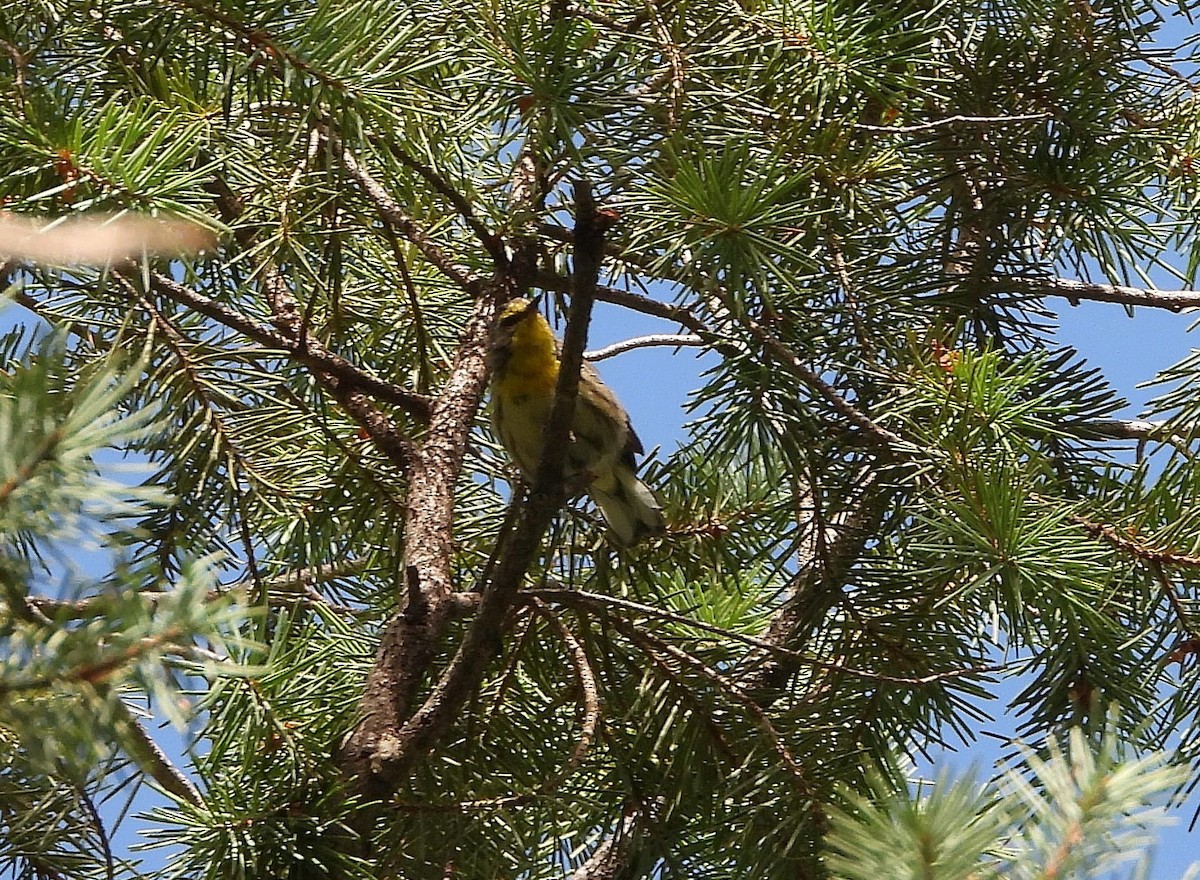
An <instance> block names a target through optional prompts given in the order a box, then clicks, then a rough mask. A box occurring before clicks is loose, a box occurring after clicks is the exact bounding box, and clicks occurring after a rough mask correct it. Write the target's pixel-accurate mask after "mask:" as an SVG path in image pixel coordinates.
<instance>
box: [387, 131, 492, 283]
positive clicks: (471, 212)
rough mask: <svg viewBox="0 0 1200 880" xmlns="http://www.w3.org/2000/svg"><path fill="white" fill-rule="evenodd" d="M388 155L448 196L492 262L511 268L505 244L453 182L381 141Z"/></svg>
mask: <svg viewBox="0 0 1200 880" xmlns="http://www.w3.org/2000/svg"><path fill="white" fill-rule="evenodd" d="M371 140H372V141H379V140H381V138H379V137H372V138H371ZM382 140H383V141H384V145H385V146H386V147H387V150H388V152H389V153H391V154H392V156H394V157H395V158H396V160H397V161H399V162H400V164H401V165H404V166H405V167H406V168H409V169H411V170H413V171H415V172H417V174H419V175H420V176H421V177H422V178H423V179H424V180H425V182H426V183H428V184H429V185H430V186H431V187H433V189H434V190H435V191H436V192H438V193H439V194H441V195H442V196H444V197H445V199H446V200H447V201H448V202H450V204H451V205H453V206H454V210H456V211H458V213H459V216H461V217H462V218H463V222H464V223H466V224H467V226H468V227H469V228H470V230H471V231H472V232H474V233H475V237H476V238H477V239H479V243H480V244H482V245H483V248H484V250H486V251H487V252H488V254H489V256H491V258H492V261H493V262H494V263H495V265H496V267H497V268H502V267H504V266H507V265H508V255H507V254H506V253H505V252H504V241H503V240H502V239H501V238H500V236H499V235H497V234H496V233H495V232H493V231H492V230H490V229H488V228H487V226H486V225H485V224H484V223H483V221H482V220H480V219H479V217H478V216H476V214H475V208H474V206H473V205H472V204H471V202H470V200H469V199H467V197H466V196H464V195H463V194H462V193H460V192H459V191H458V190H456V189H455V188H454V187H453V186H451V185H450V182H449V181H448V180H446V179H445V178H444V177H442V176H441V175H440V174H438V173H437V171H435V170H434V169H433V168H432V167H431V166H429V165H426V164H425V163H424V162H422V161H420V160H419V159H417V158H416V157H415V156H413V155H412V154H410V153H409V152H408V151H407V150H405V149H404V148H403V147H401V146H400V145H399V144H397V143H396V142H395V141H394V140H392V139H390V138H387V139H382Z"/></svg>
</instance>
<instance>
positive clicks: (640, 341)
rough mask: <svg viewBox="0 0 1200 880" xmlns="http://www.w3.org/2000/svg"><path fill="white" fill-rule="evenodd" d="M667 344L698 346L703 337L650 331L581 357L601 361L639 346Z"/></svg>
mask: <svg viewBox="0 0 1200 880" xmlns="http://www.w3.org/2000/svg"><path fill="white" fill-rule="evenodd" d="M668 345H669V346H671V347H673V348H680V347H683V346H698V345H704V339H703V338H701V337H700V336H697V335H696V334H694V333H651V334H648V335H646V336H635V337H634V338H632V339H624V340H622V341H621V342H614V343H613V344H612V345H606V346H604V348H596V349H592V350H591V351H585V352H584V353H583V359H584V360H586V361H602V360H604V359H605V358H610V357H616V356H617V355H619V354H624V353H625V352H627V351H634V350H636V349H639V348H651V347H654V346H668Z"/></svg>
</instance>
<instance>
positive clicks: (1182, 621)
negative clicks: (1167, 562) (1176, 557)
mask: <svg viewBox="0 0 1200 880" xmlns="http://www.w3.org/2000/svg"><path fill="white" fill-rule="evenodd" d="M1147 565H1148V566H1149V568H1150V571H1151V572H1152V573H1153V574H1154V579H1155V580H1157V581H1158V586H1159V587H1160V588H1161V589H1162V592H1163V595H1164V596H1165V597H1166V599H1167V603H1168V604H1169V605H1170V606H1171V610H1172V611H1174V612H1175V621H1176V623H1178V624H1179V628H1180V629H1181V630H1183V634H1184V635H1185V636H1190V637H1192V638H1195V637H1196V627H1195V626H1194V625H1193V624H1192V615H1191V614H1190V613H1189V612H1188V610H1187V608H1185V607H1184V605H1183V599H1182V597H1180V595H1179V594H1178V593H1176V592H1175V587H1174V586H1173V585H1172V584H1171V578H1170V577H1169V576H1168V575H1167V572H1166V569H1164V568H1163V566H1162V563H1161V562H1157V561H1153V562H1148V563H1147Z"/></svg>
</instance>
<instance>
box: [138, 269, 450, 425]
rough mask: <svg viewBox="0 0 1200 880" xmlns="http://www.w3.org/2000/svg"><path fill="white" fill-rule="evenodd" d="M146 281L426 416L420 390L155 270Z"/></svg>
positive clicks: (221, 320)
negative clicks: (373, 372) (289, 334)
mask: <svg viewBox="0 0 1200 880" xmlns="http://www.w3.org/2000/svg"><path fill="white" fill-rule="evenodd" d="M150 283H151V286H152V287H153V289H154V290H155V291H157V292H158V293H161V294H163V295H164V296H167V297H169V298H170V299H173V300H174V301H176V302H178V303H181V304H182V305H186V306H188V307H190V308H193V309H195V310H196V311H197V312H199V313H200V314H202V315H204V316H205V317H208V318H211V319H213V320H214V321H216V322H217V323H219V324H222V325H224V326H226V327H228V328H230V329H231V330H236V331H238V332H239V333H241V334H243V335H244V336H248V337H250V338H251V339H253V340H254V341H255V342H258V343H260V344H262V345H265V346H268V347H270V348H275V349H278V350H279V351H282V352H286V353H287V354H290V355H292V356H293V357H295V358H296V360H298V361H300V362H301V363H303V364H306V365H308V366H310V367H313V368H315V369H318V370H321V371H322V372H326V373H328V374H329V375H331V376H334V377H335V378H337V379H339V380H341V381H343V382H345V383H346V384H347V385H348V386H349V387H351V388H354V389H357V390H360V391H363V392H365V393H367V394H370V395H371V396H372V397H374V398H376V399H378V400H384V401H387V402H388V403H391V404H395V405H396V406H398V407H400V408H401V409H403V410H405V411H406V412H408V413H409V414H411V415H412V416H414V417H415V418H417V419H420V420H421V421H427V420H428V419H429V412H430V406H431V402H430V399H429V397H428V396H426V395H424V394H417V393H415V392H413V391H409V390H408V389H407V388H403V387H401V386H399V385H395V384H393V383H391V382H386V381H384V380H383V379H379V378H376V377H375V376H372V375H370V374H369V373H367V372H365V371H363V370H362V369H360V368H359V367H357V366H355V365H354V364H353V363H351V362H350V361H348V360H346V359H345V358H343V357H341V356H340V355H336V354H334V353H332V352H329V351H326V350H325V349H324V348H322V347H320V346H318V345H316V344H314V343H313V341H312V340H311V339H310V340H307V344H303V345H302V344H301V343H300V342H299V341H296V340H292V339H289V338H288V337H287V336H284V335H283V334H282V333H280V332H279V331H277V330H273V329H271V328H270V327H267V326H264V325H263V324H260V323H258V322H257V321H255V320H254V319H253V318H250V317H249V316H247V315H244V314H242V313H241V312H238V311H236V310H234V309H232V308H230V307H229V306H226V305H225V304H223V303H219V302H217V301H216V300H214V299H210V298H209V297H207V296H205V295H204V294H202V293H199V292H198V291H196V290H193V289H192V288H190V287H186V286H185V285H183V284H180V283H179V282H177V281H175V280H174V279H173V278H170V277H168V276H166V275H163V274H161V273H159V272H151V273H150Z"/></svg>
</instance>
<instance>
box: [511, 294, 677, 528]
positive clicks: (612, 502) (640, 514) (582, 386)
mask: <svg viewBox="0 0 1200 880" xmlns="http://www.w3.org/2000/svg"><path fill="white" fill-rule="evenodd" d="M561 350H562V343H561V341H560V340H559V339H558V338H557V337H555V335H554V332H553V331H552V330H551V329H550V324H549V323H548V322H547V321H546V319H545V318H544V317H543V316H542V315H541V313H540V312H539V311H538V300H537V299H525V298H516V299H513V300H510V301H509V302H507V303H506V304H505V305H504V306H503V308H502V309H501V311H500V318H499V322H498V324H497V327H496V333H495V336H494V337H493V340H492V346H491V364H492V395H491V396H492V404H491V408H492V425H493V427H494V428H495V430H496V435H497V436H498V437H499V438H500V442H501V443H502V444H503V445H504V448H505V449H506V450H507V452H508V454H509V455H510V456H511V457H512V459H513V461H514V462H515V463H516V465H517V467H518V469H519V470H520V472H521V475H522V476H523V477H524V478H525V479H526V480H527V481H530V482H532V480H533V478H534V474H535V472H536V470H537V466H538V460H539V458H540V457H541V454H542V434H543V431H544V430H545V425H546V421H547V419H548V418H549V417H550V409H551V407H552V406H553V405H554V389H555V385H556V383H557V381H558V369H559V358H560V355H561ZM643 451H644V450H643V449H642V441H641V440H639V439H638V435H637V434H636V433H634V430H633V426H632V425H631V424H630V422H629V413H627V412H626V411H625V408H624V407H623V406H621V403H620V401H618V400H617V396H616V395H615V394H613V392H612V390H611V389H610V388H609V387H608V386H607V385H605V384H604V381H603V380H602V379H601V378H600V374H599V373H597V372H596V370H595V368H594V367H592V366H591V365H590V364H588V363H584V364H583V365H582V366H581V368H580V372H579V394H578V397H576V400H575V413H574V417H573V419H572V422H571V431H570V435H569V440H568V445H567V452H566V459H565V462H564V465H563V482H564V484H565V485H566V486H567V487H568V488H569V489H571V490H575V491H581V490H582V489H584V488H586V489H587V492H588V494H589V495H590V496H591V498H592V500H593V501H594V502H596V506H597V507H599V508H600V512H601V513H602V514H603V515H604V520H605V522H607V523H608V527H609V529H610V530H611V531H612V534H613V535H614V536H615V538H616V540H617V541H618V542H619V543H620V544H622V545H624V546H632V545H634V544H637V543H639V542H640V541H643V540H645V539H647V538H652V537H657V536H659V535H662V534H663V533H664V532H665V531H666V522H665V520H664V519H663V514H662V506H661V505H660V504H659V501H658V498H656V497H655V495H654V492H652V491H651V489H650V487H649V486H647V485H646V484H645V483H643V482H642V481H641V480H640V479H638V477H637V473H636V471H637V461H636V458H635V456H637V455H640V454H642V452H643Z"/></svg>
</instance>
